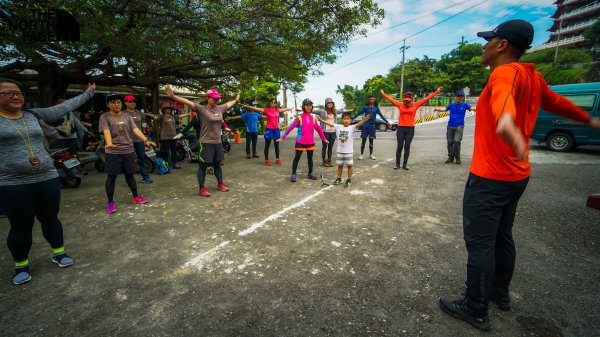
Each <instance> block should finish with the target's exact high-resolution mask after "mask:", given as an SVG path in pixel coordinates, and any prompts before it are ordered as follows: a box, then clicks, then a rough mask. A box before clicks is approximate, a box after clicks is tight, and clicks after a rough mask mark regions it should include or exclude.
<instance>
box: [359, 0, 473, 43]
mask: <svg viewBox="0 0 600 337" xmlns="http://www.w3.org/2000/svg"><path fill="white" fill-rule="evenodd" d="M470 1H473V0H465V1H463V2H459V3H457V4H454V5H452V6H448V7H446V8H442V9H438V10H437V11H433V12H431V13H427V14H425V15H422V16H419V17H417V18H414V19H412V20H408V21H404V22H400V23H399V24H396V25H393V26H391V27H388V28H385V29H382V30H378V31H375V32H373V33H371V34H370V35H365V36H359V37H357V38H355V39H353V40H350V42H354V41H358V40H360V39H365V38H367V37H370V36H373V35H376V34H379V33H383V32H385V31H388V30H390V29H394V28H397V27H400V26H403V25H406V24H408V23H411V22H415V21H417V20H420V19H422V18H425V17H427V16H429V15H431V14H434V13H439V12H443V11H445V10H448V9H450V8H453V7H456V6H459V5H462V4H464V3H465V2H470Z"/></svg>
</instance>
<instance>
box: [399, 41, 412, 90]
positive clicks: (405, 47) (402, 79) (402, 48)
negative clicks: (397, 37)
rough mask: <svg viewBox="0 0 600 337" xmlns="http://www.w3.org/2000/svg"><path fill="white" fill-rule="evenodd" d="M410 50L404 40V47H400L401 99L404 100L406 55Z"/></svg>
mask: <svg viewBox="0 0 600 337" xmlns="http://www.w3.org/2000/svg"><path fill="white" fill-rule="evenodd" d="M408 48H410V47H407V46H406V39H404V40H402V47H400V51H401V52H402V72H401V73H400V99H402V97H403V95H404V54H405V53H406V50H407V49H408Z"/></svg>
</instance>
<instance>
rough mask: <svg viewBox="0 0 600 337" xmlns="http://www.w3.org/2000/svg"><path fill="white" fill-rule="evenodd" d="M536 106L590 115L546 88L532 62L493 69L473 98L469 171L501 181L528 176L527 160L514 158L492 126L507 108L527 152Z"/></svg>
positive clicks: (581, 116) (579, 116)
mask: <svg viewBox="0 0 600 337" xmlns="http://www.w3.org/2000/svg"><path fill="white" fill-rule="evenodd" d="M540 106H541V107H542V108H543V109H544V110H546V111H550V112H553V113H556V114H558V115H561V116H564V117H567V118H570V119H573V120H576V121H580V122H586V121H588V120H589V119H590V115H589V113H588V112H587V111H585V110H583V109H581V108H578V107H577V106H575V105H574V104H573V103H571V101H569V100H568V99H567V98H565V97H563V96H560V95H558V94H557V93H555V92H554V91H552V90H550V88H549V87H548V84H547V83H546V80H545V79H544V77H543V76H542V75H541V74H540V73H538V72H537V71H535V66H534V65H533V64H530V63H518V62H512V63H508V64H503V65H501V66H498V67H497V68H496V69H494V71H493V72H492V73H491V74H490V77H489V79H488V83H487V84H486V86H485V88H483V92H482V93H481V95H480V96H479V100H478V102H477V108H476V117H475V123H476V125H475V145H474V149H473V159H472V161H471V173H473V174H475V175H477V176H480V177H483V178H488V179H495V180H503V181H518V180H522V179H525V178H527V177H529V175H530V171H531V167H530V165H529V160H525V161H519V160H517V156H516V154H515V150H513V148H512V147H511V146H510V145H508V144H507V143H506V142H505V141H504V139H503V138H502V136H501V135H500V134H498V133H497V132H496V127H497V124H498V119H499V118H500V116H502V115H503V114H504V113H505V112H509V113H510V114H511V115H512V116H513V119H514V121H515V126H516V127H517V128H519V130H520V132H521V133H522V134H523V137H524V138H525V143H526V144H527V152H526V153H527V156H528V155H529V139H530V137H531V133H532V132H533V128H534V127H535V122H536V120H537V115H538V111H539V109H540Z"/></svg>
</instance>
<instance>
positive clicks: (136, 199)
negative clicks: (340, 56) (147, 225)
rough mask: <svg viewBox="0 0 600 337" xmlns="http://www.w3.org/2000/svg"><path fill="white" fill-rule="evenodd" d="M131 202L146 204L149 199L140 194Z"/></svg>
mask: <svg viewBox="0 0 600 337" xmlns="http://www.w3.org/2000/svg"><path fill="white" fill-rule="evenodd" d="M131 202H133V203H134V204H146V203H148V199H146V198H144V197H142V196H141V195H138V196H137V197H135V198H133V199H131Z"/></svg>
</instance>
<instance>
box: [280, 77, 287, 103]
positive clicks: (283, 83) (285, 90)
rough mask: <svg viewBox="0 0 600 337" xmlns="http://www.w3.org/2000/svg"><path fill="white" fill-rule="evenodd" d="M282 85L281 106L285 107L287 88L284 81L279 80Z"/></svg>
mask: <svg viewBox="0 0 600 337" xmlns="http://www.w3.org/2000/svg"><path fill="white" fill-rule="evenodd" d="M281 85H282V86H283V107H284V108H287V88H286V86H285V82H281Z"/></svg>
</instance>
